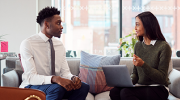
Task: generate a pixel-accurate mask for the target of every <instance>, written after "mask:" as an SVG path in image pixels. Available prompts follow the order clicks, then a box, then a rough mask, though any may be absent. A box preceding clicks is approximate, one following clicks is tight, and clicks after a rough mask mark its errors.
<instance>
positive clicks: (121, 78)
mask: <svg viewBox="0 0 180 100" xmlns="http://www.w3.org/2000/svg"><path fill="white" fill-rule="evenodd" d="M102 69H103V71H104V74H105V77H106V83H107V85H108V86H110V87H134V85H133V83H132V80H131V78H130V75H129V71H128V68H127V66H126V65H104V66H102Z"/></svg>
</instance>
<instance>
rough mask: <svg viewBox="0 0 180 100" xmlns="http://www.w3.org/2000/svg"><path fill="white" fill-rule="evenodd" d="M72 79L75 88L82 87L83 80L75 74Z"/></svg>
mask: <svg viewBox="0 0 180 100" xmlns="http://www.w3.org/2000/svg"><path fill="white" fill-rule="evenodd" d="M72 81H73V82H74V86H75V89H79V88H80V87H81V84H82V83H81V80H80V79H79V78H78V77H76V76H73V77H72Z"/></svg>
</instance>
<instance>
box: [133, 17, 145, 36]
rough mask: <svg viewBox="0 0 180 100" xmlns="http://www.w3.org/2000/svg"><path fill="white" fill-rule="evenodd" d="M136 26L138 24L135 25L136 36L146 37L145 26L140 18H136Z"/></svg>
mask: <svg viewBox="0 0 180 100" xmlns="http://www.w3.org/2000/svg"><path fill="white" fill-rule="evenodd" d="M135 24H136V25H135V30H136V35H137V36H144V32H145V30H144V26H143V23H142V21H141V20H140V19H139V18H138V17H136V23H135Z"/></svg>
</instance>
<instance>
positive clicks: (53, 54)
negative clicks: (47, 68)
mask: <svg viewBox="0 0 180 100" xmlns="http://www.w3.org/2000/svg"><path fill="white" fill-rule="evenodd" d="M48 41H49V43H50V47H51V75H55V51H54V47H53V42H52V40H51V39H49V40H48Z"/></svg>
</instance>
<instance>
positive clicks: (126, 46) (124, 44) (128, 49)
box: [118, 30, 138, 57]
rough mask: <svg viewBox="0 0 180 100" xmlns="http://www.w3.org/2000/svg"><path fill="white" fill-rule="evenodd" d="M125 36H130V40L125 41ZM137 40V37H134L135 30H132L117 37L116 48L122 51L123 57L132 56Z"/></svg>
mask: <svg viewBox="0 0 180 100" xmlns="http://www.w3.org/2000/svg"><path fill="white" fill-rule="evenodd" d="M126 38H131V41H125V39H126ZM137 41H138V39H137V37H136V31H135V30H133V31H132V32H130V34H128V35H126V36H125V37H123V38H120V39H119V42H120V45H119V49H118V50H120V51H123V52H124V53H125V55H124V57H133V54H134V46H135V44H136V42H137Z"/></svg>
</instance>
